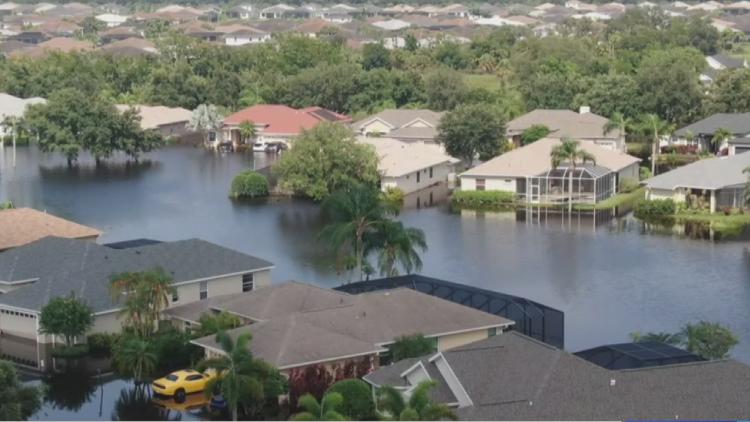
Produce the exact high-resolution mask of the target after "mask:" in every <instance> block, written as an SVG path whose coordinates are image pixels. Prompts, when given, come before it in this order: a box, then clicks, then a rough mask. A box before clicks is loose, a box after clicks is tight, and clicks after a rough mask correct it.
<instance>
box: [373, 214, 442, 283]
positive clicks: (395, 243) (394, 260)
mask: <svg viewBox="0 0 750 422" xmlns="http://www.w3.org/2000/svg"><path fill="white" fill-rule="evenodd" d="M365 244H366V245H365V249H366V251H365V255H368V254H369V253H372V252H374V253H376V254H377V257H378V269H379V270H380V274H381V275H383V276H386V277H394V276H397V275H398V274H399V272H398V269H399V267H401V268H403V270H404V272H406V273H407V274H411V273H412V272H419V271H420V270H421V269H422V259H421V258H420V257H419V252H420V251H421V252H425V251H426V250H427V242H426V241H425V235H424V231H422V230H420V229H417V228H413V227H404V225H403V224H402V223H401V222H399V221H390V220H385V221H383V222H382V223H381V224H380V225H378V227H377V230H376V231H375V232H374V233H373V234H372V235H371V236H369V237H368V238H366V239H365Z"/></svg>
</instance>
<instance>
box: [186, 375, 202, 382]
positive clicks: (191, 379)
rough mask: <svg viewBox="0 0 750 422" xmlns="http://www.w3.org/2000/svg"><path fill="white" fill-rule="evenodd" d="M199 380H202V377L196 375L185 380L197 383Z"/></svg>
mask: <svg viewBox="0 0 750 422" xmlns="http://www.w3.org/2000/svg"><path fill="white" fill-rule="evenodd" d="M200 379H203V375H201V374H197V375H188V377H187V380H188V381H198V380H200Z"/></svg>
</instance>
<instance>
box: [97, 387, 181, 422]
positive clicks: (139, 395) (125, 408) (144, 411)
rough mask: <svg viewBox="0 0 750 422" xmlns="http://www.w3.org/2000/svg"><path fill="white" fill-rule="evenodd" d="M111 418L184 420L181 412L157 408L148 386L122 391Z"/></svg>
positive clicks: (119, 419) (114, 419) (122, 419)
mask: <svg viewBox="0 0 750 422" xmlns="http://www.w3.org/2000/svg"><path fill="white" fill-rule="evenodd" d="M110 418H111V419H112V420H113V421H166V420H173V421H179V420H182V414H181V413H180V412H171V411H170V409H168V408H164V407H161V406H156V405H155V401H154V402H152V398H151V394H150V391H149V389H148V386H147V385H137V386H134V387H133V388H125V389H123V390H122V391H120V396H119V397H117V400H116V401H115V408H114V410H113V411H112V415H111V416H110Z"/></svg>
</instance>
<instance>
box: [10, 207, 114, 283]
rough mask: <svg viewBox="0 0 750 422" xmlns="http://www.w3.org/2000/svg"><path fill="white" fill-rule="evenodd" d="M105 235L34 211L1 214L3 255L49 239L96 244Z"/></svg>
mask: <svg viewBox="0 0 750 422" xmlns="http://www.w3.org/2000/svg"><path fill="white" fill-rule="evenodd" d="M101 234H102V232H100V231H99V230H97V229H94V228H92V227H86V226H84V225H81V224H78V223H74V222H72V221H68V220H65V219H63V218H60V217H56V216H54V215H52V214H48V213H46V212H42V211H37V210H35V209H33V208H13V209H9V210H1V211H0V252H2V251H5V250H8V249H11V248H15V247H18V246H23V245H26V244H28V243H31V242H35V241H37V240H39V239H41V238H44V237H47V236H57V237H64V238H69V239H83V240H96V239H97V238H98V237H99V235H101ZM0 289H2V287H0Z"/></svg>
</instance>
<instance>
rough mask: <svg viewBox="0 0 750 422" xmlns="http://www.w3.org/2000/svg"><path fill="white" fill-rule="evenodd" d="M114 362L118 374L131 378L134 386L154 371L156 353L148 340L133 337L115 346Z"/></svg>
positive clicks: (124, 339) (128, 337)
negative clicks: (118, 371) (130, 376)
mask: <svg viewBox="0 0 750 422" xmlns="http://www.w3.org/2000/svg"><path fill="white" fill-rule="evenodd" d="M113 355H114V361H115V364H116V365H117V368H118V369H119V370H120V372H123V373H125V374H129V375H132V376H133V379H134V380H135V383H136V386H139V385H141V384H142V382H143V378H144V376H146V375H149V374H152V373H153V372H154V370H155V369H156V360H157V356H156V353H154V351H153V347H152V345H151V343H150V342H149V341H148V340H145V339H142V338H138V337H135V336H127V337H124V338H122V339H121V341H119V342H118V344H117V345H116V346H115V350H114V353H113Z"/></svg>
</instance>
